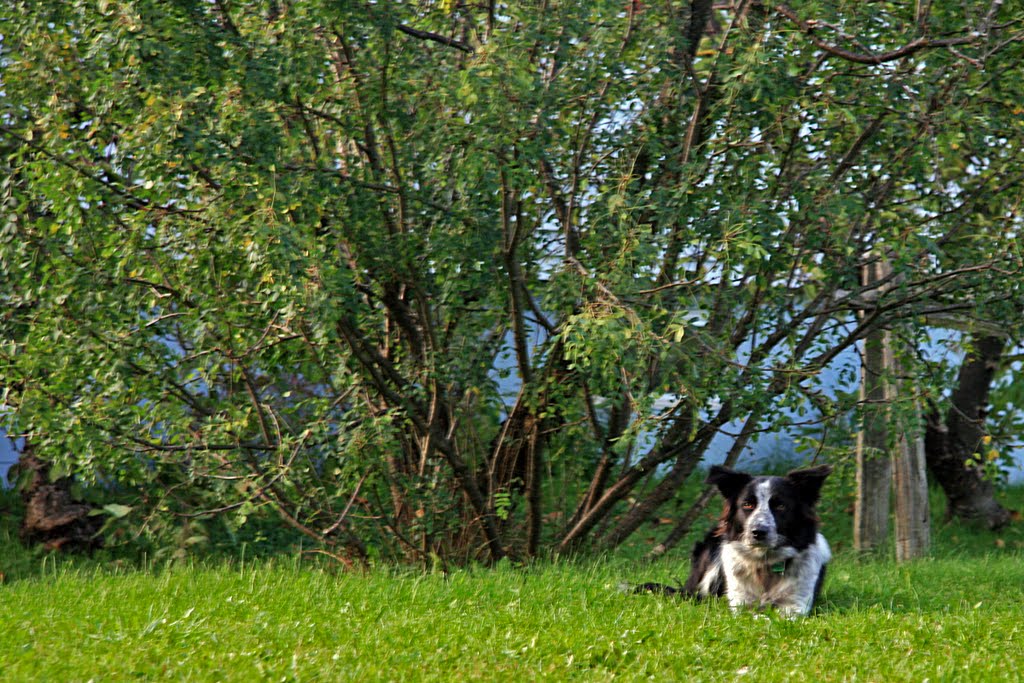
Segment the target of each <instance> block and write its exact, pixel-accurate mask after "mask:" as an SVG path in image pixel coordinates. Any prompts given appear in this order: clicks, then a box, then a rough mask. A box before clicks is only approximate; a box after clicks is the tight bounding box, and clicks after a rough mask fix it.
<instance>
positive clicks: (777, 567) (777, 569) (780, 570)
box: [770, 562, 789, 574]
mask: <svg viewBox="0 0 1024 683" xmlns="http://www.w3.org/2000/svg"><path fill="white" fill-rule="evenodd" d="M787 564H789V563H788V562H776V563H775V564H773V565H771V567H770V569H771V572H772V574H785V573H786V565H787Z"/></svg>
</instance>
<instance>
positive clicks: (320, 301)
mask: <svg viewBox="0 0 1024 683" xmlns="http://www.w3.org/2000/svg"><path fill="white" fill-rule="evenodd" d="M716 7H717V8H716V9H712V6H711V3H707V2H699V1H698V2H693V3H690V4H689V5H680V4H678V3H661V4H658V3H640V2H633V3H623V2H621V1H618V2H609V1H605V0H599V1H597V2H588V3H566V2H546V3H540V4H536V5H535V4H529V3H525V4H522V3H519V4H508V5H499V4H496V3H490V4H482V5H470V4H464V3H451V2H443V3H335V2H322V1H319V0H302V1H299V0H295V1H293V2H283V1H281V0H266V1H263V2H260V1H257V0H239V1H237V2H222V1H220V0H218V1H215V2H197V1H194V0H177V1H175V2H166V1H164V2H161V1H158V0H124V1H116V0H109V1H104V2H99V3H93V2H85V1H84V0H75V1H73V2H63V3H38V2H24V1H23V2H10V3H7V4H6V5H5V6H4V8H3V9H0V19H2V24H0V25H2V27H3V29H2V30H3V33H4V38H3V43H2V44H0V59H2V60H3V73H2V76H0V78H2V94H0V152H2V161H0V163H2V164H3V166H4V176H5V178H6V179H5V180H4V181H3V184H2V187H0V192H2V197H0V200H2V203H3V207H4V209H3V220H2V222H0V278H2V279H3V282H4V283H5V285H4V289H3V290H2V291H0V303H2V308H3V313H2V314H0V327H2V340H3V346H2V349H0V373H2V377H3V387H2V390H3V391H4V392H5V393H4V396H3V401H2V402H3V403H5V404H6V405H7V406H8V407H9V410H8V411H6V412H4V413H3V414H2V419H3V422H4V427H5V428H6V429H7V430H8V432H9V433H11V434H17V435H23V436H25V437H26V438H27V439H28V441H29V443H31V444H32V446H33V448H35V449H36V452H37V453H38V454H39V455H41V456H44V457H47V458H48V459H51V460H53V461H54V462H55V463H56V464H57V465H58V467H59V468H61V469H62V470H64V471H69V472H73V473H74V474H75V475H76V476H77V477H79V479H80V481H82V482H85V483H94V484H98V485H100V490H103V491H106V492H108V493H109V496H110V497H111V498H116V501H114V502H115V503H116V504H117V505H120V506H122V507H118V508H112V509H114V510H117V511H118V512H119V513H125V514H123V515H120V516H118V515H112V517H113V519H112V524H113V525H114V526H115V527H116V526H118V525H120V526H121V527H123V528H124V530H126V531H129V532H130V535H131V537H135V536H138V535H147V534H163V535H167V534H177V533H180V527H182V525H183V524H184V525H185V526H186V527H187V526H188V525H191V524H194V523H196V521H197V520H201V519H205V518H208V517H218V518H219V519H220V520H221V521H223V522H225V523H227V524H228V525H229V526H232V527H235V528H237V527H239V526H240V525H243V524H246V523H247V521H248V520H249V519H250V518H251V517H253V516H259V515H264V514H272V515H274V516H277V517H278V518H280V519H281V520H283V521H284V522H285V523H287V524H289V525H291V526H292V527H293V528H294V529H296V530H298V531H299V532H301V533H304V534H306V535H308V536H310V537H312V538H314V539H316V540H317V542H319V543H322V544H324V546H325V547H326V548H328V549H329V550H330V551H331V552H332V553H335V554H336V555H337V556H339V557H344V558H345V559H346V561H369V560H370V559H372V558H374V557H384V558H401V557H405V558H412V559H416V560H418V561H421V562H424V563H429V562H434V561H437V560H438V559H440V560H442V561H445V562H447V561H449V560H456V561H462V560H467V559H470V558H477V557H485V558H488V559H490V560H492V561H496V560H499V559H500V558H502V557H505V556H506V555H510V554H511V555H513V556H515V557H524V556H533V555H537V554H540V553H542V552H544V551H545V550H548V549H552V550H560V551H567V550H571V549H575V548H578V547H580V545H581V544H583V543H587V542H596V543H599V544H601V545H603V546H604V547H615V546H617V545H619V544H621V543H622V542H624V541H625V540H626V539H628V538H630V537H631V536H632V535H633V534H634V532H635V531H636V530H637V528H638V527H639V526H640V525H641V524H642V523H643V521H645V520H646V519H648V518H649V517H650V516H651V515H653V514H655V512H656V511H657V510H658V509H659V508H661V507H662V506H663V505H665V504H668V503H670V502H672V501H673V500H674V499H675V497H676V496H677V495H678V494H679V491H680V487H681V486H682V484H683V482H685V481H686V479H687V477H688V476H689V474H690V473H691V472H692V471H693V469H694V467H695V466H696V464H697V463H698V462H699V460H700V458H701V457H702V455H703V454H704V452H705V449H706V448H707V446H708V444H709V443H710V441H711V439H712V437H713V436H714V435H715V434H716V433H717V432H719V430H721V429H722V428H723V427H724V426H725V425H728V424H730V423H732V422H734V421H739V424H740V425H742V426H741V427H739V428H738V429H739V430H740V431H739V437H738V439H737V441H736V444H737V445H736V449H735V450H736V452H737V453H738V451H739V449H741V448H742V446H743V444H744V443H745V442H746V441H747V439H749V438H750V437H751V436H752V435H753V434H754V433H755V432H756V430H757V429H759V428H762V427H763V425H765V424H769V425H770V424H773V423H774V422H775V421H777V420H779V419H780V418H779V416H780V415H781V413H780V412H779V410H780V407H781V406H783V405H785V404H786V403H787V402H789V403H790V404H794V403H802V402H804V401H811V402H813V403H816V404H822V403H828V399H827V398H826V397H824V394H822V392H821V391H820V387H819V386H818V382H817V378H818V373H819V371H820V370H821V368H822V367H824V366H826V365H827V364H828V363H829V362H830V361H832V359H834V358H835V357H836V356H837V354H839V353H840V352H841V351H842V350H843V349H846V348H850V347H851V346H852V345H853V344H855V343H856V341H857V340H858V339H860V338H862V337H863V335H864V334H865V333H866V332H867V331H869V330H871V329H874V328H877V327H878V326H882V325H889V324H891V323H893V321H900V324H901V325H903V326H907V327H910V328H913V326H915V325H922V324H924V323H925V322H926V321H927V320H929V319H930V318H929V316H930V317H931V319H934V317H935V316H938V315H946V316H949V315H951V314H955V315H956V316H957V317H958V320H960V322H961V324H965V323H963V321H964V320H965V319H967V320H968V322H967V323H966V324H970V321H971V320H972V319H973V318H975V317H978V318H985V319H999V320H1010V319H1011V316H1016V315H1017V313H1018V311H1019V308H1020V307H1019V303H1018V299H1019V294H1020V292H1019V277H1020V253H1019V250H1018V247H1017V242H1016V236H1017V231H1018V230H1019V227H1020V226H1019V220H1018V218H1017V215H1018V214H1017V211H1018V210H1019V207H1018V206H1017V203H1018V202H1019V200H1020V196H1021V195H1020V191H1019V180H1020V176H1019V173H1020V172H1019V169H1020V168H1021V161H1022V159H1021V156H1022V153H1024V146H1022V144H1021V142H1022V137H1024V119H1022V117H1021V110H1020V105H1019V102H1020V101H1021V99H1020V96H1019V95H1020V90H1019V86H1020V84H1019V83H1018V82H1017V81H1016V80H1015V79H1012V78H1008V77H1006V74H1010V73H1013V72H1014V69H1017V68H1019V67H1020V63H1021V57H1022V43H1021V40H1020V39H1021V21H1022V20H1024V16H1022V15H1021V9H1020V8H1019V7H1017V6H1016V5H1013V4H1012V3H1001V2H992V3H985V4H976V5H970V4H968V6H965V5H962V4H961V3H954V2H934V3H924V4H920V3H919V4H918V6H917V7H916V8H914V7H908V6H906V4H905V3H890V2H883V3H870V4H868V5H861V4H855V3H854V4H851V3H838V2H828V1H820V2H811V3H803V4H802V5H801V6H800V8H799V10H794V9H791V8H789V7H787V6H784V5H780V6H777V7H770V6H767V5H763V4H761V3H756V2H755V3H747V2H741V3H737V4H727V5H724V6H721V7H718V6H716ZM883 255H884V257H885V258H887V259H889V260H890V261H891V262H892V263H893V264H894V267H895V269H896V273H897V275H896V277H894V278H893V279H891V280H889V281H885V282H883V283H881V284H878V285H870V286H862V285H861V284H860V283H859V273H860V271H861V268H862V267H863V266H864V265H865V264H866V263H869V262H871V261H872V260H873V259H877V258H880V257H882V256H883ZM910 334H912V332H910ZM503 363H504V364H503ZM502 368H503V369H505V370H507V371H508V372H510V373H512V375H513V376H512V379H504V380H503V379H502V377H501V376H500V374H501V373H500V369H502ZM838 412H839V411H838V410H837V409H832V408H829V409H828V410H827V411H826V415H834V414H838ZM127 508H130V511H126V510H127Z"/></svg>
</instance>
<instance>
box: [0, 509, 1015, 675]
mask: <svg viewBox="0 0 1024 683" xmlns="http://www.w3.org/2000/svg"><path fill="white" fill-rule="evenodd" d="M1016 495H1018V496H1020V492H1017V494H1016ZM841 523H843V520H842V519H841V518H836V519H834V520H827V524H829V526H830V527H833V528H832V529H830V532H829V533H830V535H831V536H833V537H834V538H835V539H836V541H837V544H838V545H844V543H845V541H844V537H843V534H842V532H841V530H839V529H837V528H834V527H836V526H837V525H838V524H841ZM846 526H848V523H846ZM5 533H6V534H7V537H6V538H4V537H3V536H4V534H5ZM937 537H938V538H937V541H938V544H937V549H936V558H935V559H930V560H924V561H919V562H915V563H911V564H909V565H905V566H897V565H895V564H892V563H889V562H887V561H884V560H883V561H879V560H864V559H858V558H857V557H855V556H854V555H853V554H852V553H850V552H849V551H840V552H839V553H838V556H837V559H836V561H835V562H834V563H833V565H832V568H831V571H830V576H829V581H828V582H827V585H826V590H825V596H824V600H823V602H822V604H821V605H820V607H819V609H818V611H817V613H816V614H815V615H814V616H812V617H811V618H808V619H805V620H801V621H797V622H789V621H785V620H781V619H779V618H778V617H776V616H775V615H771V616H769V617H768V618H764V617H761V618H758V617H755V615H752V614H741V615H738V616H733V615H731V614H729V612H728V609H727V608H725V606H724V605H722V604H721V603H720V602H710V603H702V604H693V603H687V602H679V601H675V600H670V599H663V598H658V597H654V596H649V595H644V596H634V595H628V594H624V593H622V592H620V591H619V590H618V589H617V587H618V585H619V583H620V582H621V581H623V580H626V581H633V580H648V579H655V580H667V579H670V578H671V577H672V576H675V575H683V574H685V572H686V566H687V561H686V558H685V553H684V552H682V551H681V552H680V553H679V554H677V555H675V556H673V557H671V558H668V559H665V560H662V561H659V562H658V563H656V564H653V565H645V564H644V563H643V562H641V561H637V560H630V559H622V558H612V559H607V560H601V561H597V560H595V561H587V562H581V563H559V564H544V565H540V566H538V567H535V568H531V569H525V570H523V569H513V568H499V569H497V570H493V571H484V570H476V571H473V570H465V571H459V572H456V573H453V574H452V575H450V576H448V577H445V576H442V575H439V574H433V575H421V574H414V573H404V572H400V573H395V572H386V571H378V572H374V573H371V574H369V575H339V574H336V573H335V572H333V571H330V570H328V569H325V568H322V567H311V566H309V565H302V564H299V563H298V562H296V561H282V560H278V561H260V562H258V563H256V564H250V565H247V566H245V567H239V566H238V565H237V563H236V564H233V565H232V564H217V565H211V566H191V567H176V568H170V569H164V570H155V571H153V570H151V571H138V570H134V569H121V570H116V569H113V570H112V569H110V568H109V567H91V566H88V565H81V564H79V565H77V566H70V565H62V564H60V563H55V562H54V561H53V560H45V559H42V558H41V557H38V556H33V555H30V554H28V553H24V552H23V551H20V550H18V549H17V547H16V545H15V541H13V540H12V539H10V537H9V533H7V532H0V545H2V546H3V547H5V548H6V549H7V550H6V551H0V569H4V570H5V571H7V573H8V581H7V583H6V584H5V585H4V586H2V587H0V624H3V626H4V627H3V628H2V629H0V677H2V679H3V680H5V681H45V680H53V681H74V680H83V681H84V680H88V679H90V678H95V679H97V680H129V679H156V678H159V679H163V680H189V681H202V680H210V681H213V680H247V681H248V680H270V679H273V680H303V681H306V680H353V681H355V680H358V681H365V680H456V679H475V680H510V679H513V678H515V679H516V680H520V679H526V680H531V679H550V680H564V679H581V680H606V679H609V678H612V677H615V678H621V679H626V680H639V679H646V678H648V677H653V678H654V679H656V680H670V679H677V680H721V679H723V678H729V679H734V678H738V677H739V678H744V679H746V680H757V681H772V680H863V681H879V680H885V681H892V680H923V679H925V678H928V679H930V680H932V681H936V680H956V681H961V680H979V681H983V680H984V681H987V680H1013V681H1016V680H1022V679H1024V625H1022V622H1021V615H1022V614H1024V550H1022V549H1021V547H1022V546H1024V533H1022V529H1021V528H1020V525H1018V526H1017V527H1015V528H1013V529H1011V530H1009V531H1007V532H1004V533H1003V534H1001V535H998V536H997V535H993V534H988V533H985V532H976V531H971V530H969V529H966V528H964V527H960V526H957V525H942V526H940V527H939V528H938V529H937ZM997 541H1001V544H999V543H997Z"/></svg>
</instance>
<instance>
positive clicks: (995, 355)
mask: <svg viewBox="0 0 1024 683" xmlns="http://www.w3.org/2000/svg"><path fill="white" fill-rule="evenodd" d="M1004 345H1005V340H1004V339H1002V338H1000V337H994V336H986V337H979V338H977V339H975V341H974V344H973V346H972V348H971V350H970V352H969V353H968V354H967V357H966V358H964V362H963V365H961V366H960V374H959V376H958V377H957V387H956V389H955V390H954V391H953V395H952V397H951V406H950V408H949V411H948V412H947V413H946V420H945V422H943V421H942V418H941V416H940V414H939V409H938V407H937V406H934V405H933V406H932V409H931V411H930V413H929V415H928V422H927V427H926V430H925V458H926V459H927V461H928V468H929V469H930V470H931V473H932V476H934V477H935V480H936V481H938V482H939V485H940V486H942V490H943V491H944V492H945V494H946V500H947V502H948V504H949V515H950V516H951V517H954V516H955V517H959V518H961V519H965V520H971V521H980V522H982V523H984V524H985V526H987V527H988V528H990V529H998V528H1000V527H1002V526H1005V525H1006V524H1008V523H1009V522H1010V519H1011V516H1010V512H1009V511H1008V510H1007V509H1006V508H1004V507H1003V506H1002V505H1000V504H999V503H998V502H997V501H996V499H995V487H994V486H993V485H992V482H991V481H989V480H987V479H985V478H984V477H983V476H982V471H981V469H980V468H978V467H969V466H968V465H967V461H968V460H969V459H972V458H976V457H977V454H978V452H979V450H980V449H981V445H982V439H983V437H984V436H985V410H986V407H987V405H988V395H989V390H990V388H991V385H992V376H993V375H994V374H995V371H996V368H997V367H998V365H999V360H1000V358H1001V357H1002V353H1003V347H1004Z"/></svg>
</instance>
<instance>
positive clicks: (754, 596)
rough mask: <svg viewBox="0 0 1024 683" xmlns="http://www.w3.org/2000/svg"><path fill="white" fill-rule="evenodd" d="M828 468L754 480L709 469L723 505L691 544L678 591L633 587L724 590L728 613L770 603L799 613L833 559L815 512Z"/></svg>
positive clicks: (704, 592) (692, 592)
mask: <svg viewBox="0 0 1024 683" xmlns="http://www.w3.org/2000/svg"><path fill="white" fill-rule="evenodd" d="M831 471H832V468H831V467H829V466H828V465H822V466H819V467H812V468H809V469H802V470H794V471H792V472H790V473H789V474H787V475H786V476H784V477H755V476H752V475H750V474H747V473H745V472H736V471H734V470H731V469H729V468H728V467H722V466H719V465H715V466H713V467H712V468H711V471H710V473H709V474H708V478H707V482H706V483H708V484H714V485H715V486H717V487H718V490H719V492H721V494H722V497H723V498H725V506H724V507H723V509H722V516H721V518H720V519H719V521H718V524H717V525H716V526H715V527H714V528H712V529H711V530H710V531H709V532H708V533H707V535H706V536H705V537H704V540H703V541H699V542H698V543H697V544H696V546H694V549H693V556H692V564H691V567H690V576H689V578H688V579H687V580H686V584H685V585H684V586H683V587H682V589H681V591H680V590H679V589H676V588H672V587H671V586H664V585H661V584H656V583H648V584H643V585H641V586H638V587H637V588H636V590H637V591H640V592H644V591H653V592H660V593H666V594H675V593H679V592H681V593H682V594H683V595H685V596H688V597H697V598H704V597H708V596H722V595H724V596H726V597H727V598H728V600H729V605H730V606H731V607H732V608H733V610H738V609H740V608H742V607H754V608H760V607H764V606H769V605H770V606H773V607H775V608H777V609H778V610H779V612H780V613H781V614H782V615H783V616H786V617H798V616H803V615H806V614H807V613H809V612H810V611H811V608H812V607H813V606H814V601H815V600H816V599H817V597H818V594H819V592H820V591H821V585H822V583H823V581H824V580H825V565H826V564H827V563H828V561H829V560H830V559H832V551H831V550H830V549H829V546H828V541H826V540H825V537H824V536H822V535H821V534H820V533H818V517H817V515H816V514H815V511H814V506H815V504H816V503H817V502H818V496H819V494H820V492H821V485H822V484H823V483H824V481H825V478H826V477H827V476H828V475H829V474H830V473H831Z"/></svg>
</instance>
